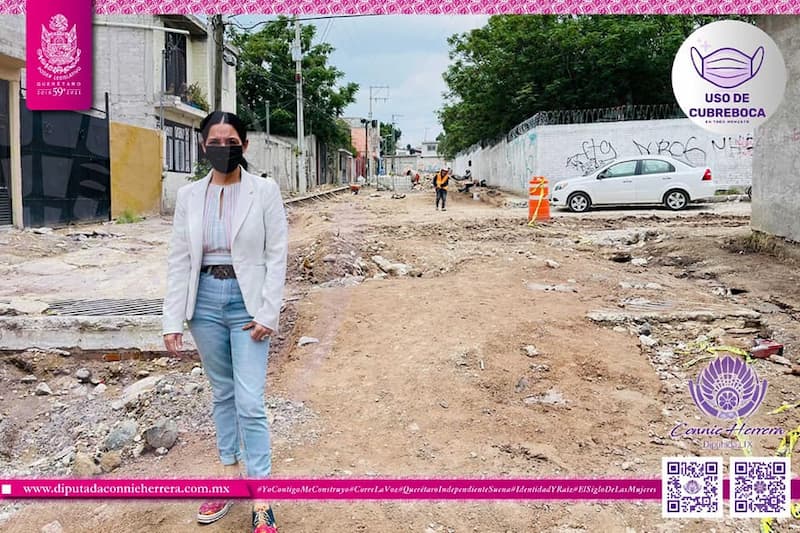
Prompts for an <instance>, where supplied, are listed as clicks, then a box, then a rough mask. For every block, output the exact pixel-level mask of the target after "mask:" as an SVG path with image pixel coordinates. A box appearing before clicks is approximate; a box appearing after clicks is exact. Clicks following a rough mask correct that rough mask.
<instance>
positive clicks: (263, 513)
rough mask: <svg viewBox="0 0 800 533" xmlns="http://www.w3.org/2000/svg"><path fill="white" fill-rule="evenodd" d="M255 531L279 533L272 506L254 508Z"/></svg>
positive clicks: (259, 532) (257, 532)
mask: <svg viewBox="0 0 800 533" xmlns="http://www.w3.org/2000/svg"><path fill="white" fill-rule="evenodd" d="M253 533H278V525H277V524H276V523H275V514H274V513H273V512H272V507H267V508H266V509H264V508H258V509H257V508H253Z"/></svg>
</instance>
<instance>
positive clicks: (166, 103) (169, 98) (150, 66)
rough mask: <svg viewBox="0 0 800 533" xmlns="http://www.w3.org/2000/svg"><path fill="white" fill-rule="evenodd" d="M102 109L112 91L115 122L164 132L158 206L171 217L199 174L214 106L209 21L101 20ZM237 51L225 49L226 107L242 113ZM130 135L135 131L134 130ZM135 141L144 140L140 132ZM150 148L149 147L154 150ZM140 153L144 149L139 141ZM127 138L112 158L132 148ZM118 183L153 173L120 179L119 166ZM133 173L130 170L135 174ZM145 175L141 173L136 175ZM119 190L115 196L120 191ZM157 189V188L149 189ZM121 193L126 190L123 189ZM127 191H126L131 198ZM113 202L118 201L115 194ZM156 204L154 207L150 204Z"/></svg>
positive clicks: (97, 51)
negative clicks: (206, 122) (203, 130)
mask: <svg viewBox="0 0 800 533" xmlns="http://www.w3.org/2000/svg"><path fill="white" fill-rule="evenodd" d="M94 25H95V28H94V42H95V45H94V65H95V66H94V74H95V106H96V107H100V106H101V105H102V98H103V94H104V93H105V92H108V94H109V112H110V115H111V118H112V120H113V121H114V122H117V123H121V124H127V125H130V126H138V127H140V128H144V129H147V130H157V131H159V132H161V133H162V136H163V143H162V148H163V152H162V154H163V155H162V157H163V162H162V169H161V171H160V172H158V175H157V178H158V180H159V183H160V187H157V189H158V190H159V193H160V198H159V199H158V205H159V209H160V210H161V211H165V212H169V211H171V210H172V209H173V207H174V205H175V198H176V195H177V190H178V189H179V188H180V187H181V186H182V185H184V184H185V183H186V182H187V178H188V177H190V176H192V175H193V174H194V172H195V167H196V164H197V161H198V159H199V158H201V157H202V153H201V151H200V148H199V137H200V131H199V126H200V122H201V120H202V119H203V118H204V117H205V116H206V115H207V114H208V109H209V107H210V106H209V104H211V105H213V103H214V102H213V101H214V97H213V95H214V93H215V88H214V69H215V66H214V65H215V57H216V55H215V43H214V38H213V34H212V32H211V28H210V26H209V25H208V23H207V21H205V20H203V19H200V18H199V17H196V16H193V15H106V16H96V17H95V18H94ZM237 60H238V51H237V50H236V49H235V48H234V47H232V46H230V45H227V44H226V45H225V47H224V53H223V61H222V65H221V68H222V90H221V93H222V110H223V111H233V112H235V111H236V63H237ZM128 133H130V132H128ZM133 135H134V137H136V138H139V137H140V135H138V134H137V133H136V132H134V133H133ZM150 144H151V143H149V142H146V143H145V145H147V146H149V145H150ZM133 145H134V146H137V147H136V150H140V149H141V146H138V145H137V143H133ZM129 146H131V143H128V142H126V140H125V138H120V139H119V142H115V138H114V137H113V136H112V139H111V152H112V159H113V158H114V156H115V155H116V154H117V153H118V152H120V151H122V150H128V151H130V149H129V148H126V147H129ZM119 156H120V160H125V161H137V160H138V159H137V158H140V157H142V156H144V157H148V158H150V159H154V158H156V157H157V154H150V155H148V154H141V153H119ZM112 166H113V168H112V175H115V181H118V182H119V183H120V184H121V188H125V184H128V185H130V186H134V187H135V186H138V185H139V184H140V183H141V181H140V180H143V179H144V180H146V181H147V182H148V183H151V184H152V181H151V180H152V179H153V178H154V176H153V175H152V173H151V172H148V175H147V176H142V175H139V176H138V180H137V179H136V176H130V179H128V178H125V179H120V180H117V177H119V176H116V174H118V173H120V172H126V168H127V169H130V166H129V165H127V166H124V167H123V166H120V168H117V166H116V165H113V164H112ZM128 171H130V170H128ZM135 172H136V174H140V172H141V170H137V171H135ZM117 189H118V188H117V187H116V186H114V187H113V191H117ZM150 189H152V187H150ZM120 192H122V191H120ZM130 192H131V191H130V190H129V189H127V188H126V189H125V194H130ZM112 204H114V199H113V195H112ZM151 205H152V202H151Z"/></svg>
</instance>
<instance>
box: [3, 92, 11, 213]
mask: <svg viewBox="0 0 800 533" xmlns="http://www.w3.org/2000/svg"><path fill="white" fill-rule="evenodd" d="M8 90H9V83H8V80H0V226H7V225H9V224H11V223H12V219H11V133H10V129H11V123H10V115H9V106H8V104H9V99H8V96H9V95H8Z"/></svg>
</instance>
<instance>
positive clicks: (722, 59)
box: [691, 46, 764, 89]
mask: <svg viewBox="0 0 800 533" xmlns="http://www.w3.org/2000/svg"><path fill="white" fill-rule="evenodd" d="M691 55H692V64H693V65H694V69H695V70H696V71H697V73H698V74H699V75H700V77H701V78H703V79H704V80H706V81H707V82H709V83H713V84H714V85H716V86H717V87H721V88H722V89H733V88H734V87H738V86H739V85H741V84H743V83H745V82H747V81H750V80H751V79H753V78H754V77H755V75H756V74H758V71H759V70H760V69H761V65H762V64H763V63H764V47H763V46H759V47H758V49H756V51H755V53H754V54H753V55H752V56H748V55H747V54H745V53H744V52H742V51H741V50H737V49H736V48H719V49H717V50H714V51H713V52H711V53H710V54H708V55H707V56H705V57H703V55H702V54H700V51H699V50H698V49H697V48H695V47H692V50H691Z"/></svg>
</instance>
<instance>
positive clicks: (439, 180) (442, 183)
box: [434, 172, 450, 191]
mask: <svg viewBox="0 0 800 533" xmlns="http://www.w3.org/2000/svg"><path fill="white" fill-rule="evenodd" d="M449 181H450V174H448V175H447V176H444V177H443V176H442V173H441V172H437V173H436V179H435V182H434V183H436V188H437V189H444V190H445V191H446V190H447V183H448V182H449Z"/></svg>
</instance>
